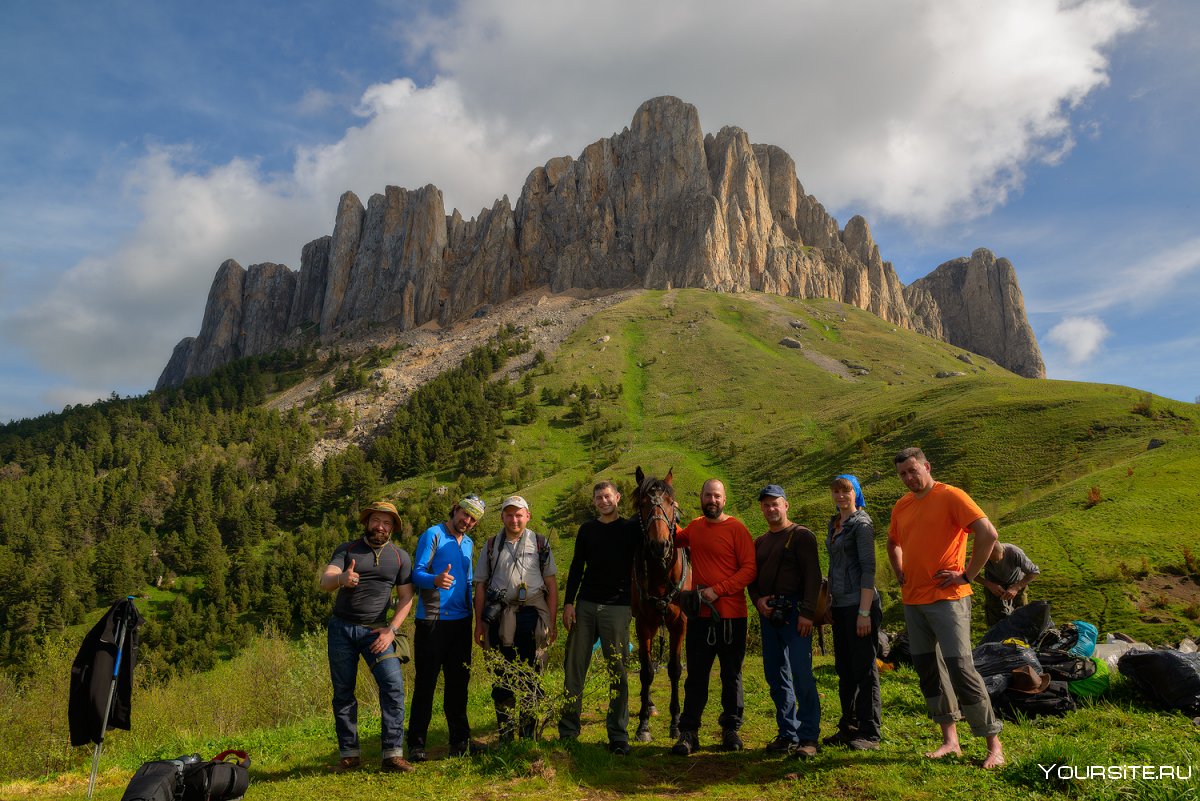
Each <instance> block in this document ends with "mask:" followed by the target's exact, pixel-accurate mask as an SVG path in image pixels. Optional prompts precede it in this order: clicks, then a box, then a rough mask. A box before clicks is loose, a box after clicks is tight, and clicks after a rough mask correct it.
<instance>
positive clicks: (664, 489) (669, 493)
mask: <svg viewBox="0 0 1200 801" xmlns="http://www.w3.org/2000/svg"><path fill="white" fill-rule="evenodd" d="M672 474H673V469H672V470H668V471H667V475H666V476H665V477H664V478H661V479H660V478H655V477H654V476H647V475H646V474H645V473H643V472H642V468H641V467H638V469H637V472H636V473H634V478H636V479H637V488H636V489H635V490H634V491H633V506H634V508H635V509H637V514H638V521H639V522H640V523H641V524H642V539H643V543H644V545H645V546H646V548H648V549H649V552H650V553H651V554H653V555H654V557H655V558H656V559H658V560H659V562H661V563H662V565H663V567H664V568H665V567H667V566H668V565H669V563H670V561H671V560H672V559H673V557H674V553H673V552H674V549H675V527H676V525H677V524H678V523H679V505H678V504H677V503H675V487H674V485H673V484H672V480H673V475H672Z"/></svg>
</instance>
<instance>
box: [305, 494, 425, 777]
mask: <svg viewBox="0 0 1200 801" xmlns="http://www.w3.org/2000/svg"><path fill="white" fill-rule="evenodd" d="M358 520H359V523H361V524H362V526H363V529H364V530H363V535H362V537H360V538H358V539H356V540H351V541H350V542H344V543H342V544H341V545H339V546H338V547H337V548H335V549H334V551H333V556H332V557H331V558H330V560H329V564H328V565H327V566H326V567H325V572H324V573H322V574H321V580H320V586H321V589H323V590H325V591H326V592H337V597H336V598H335V599H334V602H333V616H332V617H330V618H329V624H328V628H329V639H328V643H329V649H328V650H329V678H330V681H331V682H332V684H333V722H334V729H335V730H336V731H337V740H338V753H339V757H340V758H339V761H338V763H337V766H336V767H337V769H338V770H350V769H353V768H357V767H359V765H360V756H359V754H360V751H359V744H358V700H357V699H356V698H355V695H354V689H355V681H356V679H357V677H358V660H359V658H360V657H361V658H362V659H365V660H366V662H367V666H368V667H370V669H371V674H372V675H373V676H374V677H375V682H376V683H377V684H378V685H379V712H380V718H381V722H382V730H381V732H380V739H381V740H382V751H381V757H382V764H381V769H382V770H385V771H405V772H407V771H410V770H412V765H410V764H409V763H408V762H407V761H406V760H405V759H404V748H403V742H404V673H403V671H402V670H401V668H400V659H399V654H398V653H397V650H396V644H395V640H396V637H397V635H399V633H400V624H401V623H403V622H404V618H405V617H407V616H408V612H409V610H410V609H411V608H412V599H413V585H412V559H411V558H410V557H409V555H408V554H407V553H406V552H405V551H404V550H402V549H401V548H399V547H397V546H396V544H395V543H394V542H392V534H393V532H395V530H396V529H397V527H399V525H400V513H399V512H398V511H397V510H396V507H395V505H393V504H391V503H389V502H387V501H376V502H375V503H372V504H370V505H369V506H367V507H365V508H364V509H363V510H362V512H361V513H360V514H359V517H358ZM393 591H394V592H395V594H396V608H395V611H394V612H392V614H391V617H390V618H389V616H388V606H389V602H390V600H391V596H392V593H393Z"/></svg>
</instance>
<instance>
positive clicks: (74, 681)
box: [67, 599, 142, 745]
mask: <svg viewBox="0 0 1200 801" xmlns="http://www.w3.org/2000/svg"><path fill="white" fill-rule="evenodd" d="M122 619H124V620H125V621H126V625H125V628H124V635H123V637H122V639H123V640H124V643H125V647H124V650H123V652H122V654H121V666H120V670H119V671H118V673H117V687H116V692H114V693H113V702H112V711H111V712H110V713H109V717H108V728H110V729H125V730H126V731H128V730H129V708H130V703H129V701H130V696H131V695H132V690H133V666H134V665H135V664H136V663H137V647H138V628H139V627H140V626H141V625H142V616H141V615H140V614H139V613H138V610H137V607H135V606H134V605H133V601H131V600H129V599H125V600H121V601H117V602H116V603H115V604H113V605H112V607H111V608H110V609H109V610H108V613H107V614H105V615H104V617H103V618H101V619H100V621H99V622H98V623H97V624H96V625H95V626H93V627H92V630H91V631H89V632H88V633H87V636H86V637H84V638H83V645H81V646H80V648H79V653H78V654H77V655H76V657H75V662H74V663H72V665H71V695H70V699H69V701H68V704H67V722H68V723H69V724H70V728H71V745H84V744H85V743H88V742H92V743H99V742H100V741H102V740H103V739H104V732H102V731H101V730H100V727H101V726H102V725H104V724H103V722H104V712H105V709H104V706H105V704H106V703H107V702H108V691H109V687H110V686H111V685H112V678H113V664H114V663H115V662H116V659H117V651H118V649H119V648H120V643H118V642H117V631H118V628H119V625H118V624H119V623H120V621H121V620H122Z"/></svg>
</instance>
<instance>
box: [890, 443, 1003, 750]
mask: <svg viewBox="0 0 1200 801" xmlns="http://www.w3.org/2000/svg"><path fill="white" fill-rule="evenodd" d="M895 463H896V472H897V473H898V474H899V475H900V480H901V481H902V482H904V485H905V486H906V487H908V489H909V490H910V492H909V493H908V494H907V495H905V496H903V497H902V498H901V499H900V500H898V501H896V505H895V506H894V507H893V508H892V521H891V525H890V527H889V529H888V546H887V547H888V558H889V559H890V560H891V563H892V570H893V571H895V573H896V580H897V581H898V582H899V583H900V591H901V597H902V600H903V601H904V622H905V623H906V625H907V626H908V642H909V648H910V650H911V652H912V660H913V667H915V668H916V669H917V675H918V677H919V678H920V681H921V693H922V694H923V695H924V696H925V703H926V705H927V706H928V708H929V715H930V717H932V718H933V720H934V721H935V722H936V723H937V724H938V725H939V726H940V727H941V730H942V744H941V746H940V747H938V748H937V749H936V750H934V751H931V752H929V753H927V754H926V755H925V756H927V757H930V758H932V759H941V758H942V757H944V756H947V755H949V754H955V755H961V754H962V749H961V747H960V746H959V743H958V730H957V729H956V728H955V721H957V720H958V719H959V718H960V717H966V719H967V722H968V723H969V724H970V726H971V732H972V733H973V734H974V735H975V736H977V737H986V738H987V748H988V753H987V757H986V758H985V759H984V761H983V767H984V768H996V767H999V766H1001V765H1003V764H1004V752H1003V751H1002V749H1001V747H1000V736H999V735H1000V728H1001V724H1000V722H999V721H998V720H996V717H995V714H994V713H993V712H992V704H991V701H990V699H989V698H988V694H987V689H986V688H985V687H984V684H983V679H982V678H981V677H980V675H979V672H978V671H976V670H975V663H974V660H973V659H972V656H971V580H972V579H974V578H975V577H976V576H977V575H978V574H979V571H981V570H983V566H984V564H986V562H987V559H988V555H989V554H991V552H992V545H993V544H994V543H995V542H996V540H997V539H999V535H997V533H996V528H995V527H994V526H993V525H992V523H991V521H989V520H988V519H987V516H986V515H984V513H983V510H981V509H980V508H979V506H978V505H976V503H975V502H974V501H973V500H971V496H969V495H967V493H965V492H963V491H962V490H960V489H958V488H957V487H951V486H950V485H948V484H942V483H940V482H937V481H934V480H933V475H932V472H931V471H932V468H931V467H930V464H929V460H928V459H926V458H925V454H924V453H923V452H922V451H921V449H920V448H905V449H904V450H902V451H900V453H899V454H897V455H896V458H895ZM968 532H970V534H971V535H973V537H974V545H973V547H972V550H971V561H970V563H967V558H966V556H967V535H968ZM943 676H945V677H947V678H948V679H949V682H950V686H946V685H945V682H944V680H943V679H942V677H943ZM960 706H961V712H960Z"/></svg>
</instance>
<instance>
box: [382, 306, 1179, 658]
mask: <svg viewBox="0 0 1200 801" xmlns="http://www.w3.org/2000/svg"><path fill="white" fill-rule="evenodd" d="M784 337H791V338H793V339H795V340H798V341H799V342H801V343H802V344H803V346H804V348H803V349H802V350H801V349H795V348H788V347H784V346H782V345H780V344H779V342H780V340H781V339H782V338H784ZM963 353H964V352H963V351H962V350H961V349H959V348H955V347H952V346H950V345H947V344H945V343H942V342H937V341H934V340H931V339H928V338H926V337H923V336H920V335H918V334H914V333H912V332H910V331H906V330H903V329H897V328H896V327H894V326H892V325H890V324H889V323H887V322H885V321H883V320H881V319H879V318H878V317H875V316H874V315H872V314H869V313H867V312H864V311H862V310H859V309H856V308H852V307H849V306H845V305H843V304H840V303H836V302H833V301H828V300H798V299H794V298H782V297H777V296H771V295H756V294H752V295H733V296H731V295H722V294H715V293H711V292H702V291H697V290H681V291H671V292H647V293H645V294H643V295H640V296H638V297H637V298H635V299H633V300H630V301H628V302H626V303H623V304H621V305H619V306H616V307H614V308H612V309H610V310H608V311H607V312H605V313H603V314H600V315H597V316H595V317H594V318H592V319H591V320H590V321H589V322H588V323H587V324H585V325H584V326H583V327H582V328H580V329H579V330H578V331H577V332H576V333H575V334H574V335H573V336H572V337H571V338H570V339H569V340H568V341H567V343H566V344H565V345H564V346H563V348H562V349H561V350H560V351H559V353H558V354H557V355H556V357H555V358H554V359H553V360H552V361H551V362H550V363H548V364H547V365H546V366H545V368H543V369H539V370H535V371H534V379H533V383H532V389H531V391H530V392H529V398H530V399H531V400H533V401H538V403H537V420H536V422H533V423H529V424H521V423H519V422H517V419H516V417H515V416H514V417H513V419H512V420H511V421H510V424H509V426H508V429H507V438H506V442H505V443H504V445H503V446H502V454H503V457H502V458H503V461H504V463H505V464H506V465H508V469H507V472H504V471H502V473H501V476H500V478H498V479H491V480H487V479H485V480H483V482H482V483H483V489H484V490H485V492H490V493H491V496H490V497H491V499H492V500H498V499H499V496H500V494H502V493H505V492H508V491H521V492H523V493H525V494H526V495H527V496H528V497H529V498H530V500H531V502H532V503H533V519H534V523H533V525H534V526H535V527H536V526H539V525H540V526H541V527H542V528H543V529H548V530H551V531H552V532H553V533H555V534H557V535H559V537H558V538H559V539H563V535H566V536H569V535H570V534H571V533H572V532H573V530H574V527H575V525H576V524H577V523H576V521H575V518H574V517H573V515H572V512H576V511H578V510H579V509H581V508H582V509H586V503H585V502H586V496H587V494H588V492H589V488H590V485H591V483H592V482H593V481H595V480H598V479H600V478H616V479H618V480H623V481H625V482H626V484H627V485H628V484H629V483H631V481H632V479H631V476H632V474H633V471H634V468H635V467H636V466H637V465H642V466H643V467H644V468H645V469H646V470H647V471H648V472H657V473H662V472H665V470H666V469H667V468H668V467H673V468H674V471H675V478H676V482H675V483H676V487H677V488H678V489H679V495H680V500H681V504H682V506H683V507H684V513H685V516H686V515H694V514H697V513H698V507H697V494H698V492H699V488H700V484H701V483H702V482H703V480H704V479H705V478H707V477H710V476H716V477H719V478H721V479H722V480H724V481H725V483H726V485H727V488H728V494H729V504H728V511H729V512H730V513H731V514H735V515H737V516H740V517H742V518H743V519H745V520H746V521H747V523H748V524H749V525H750V527H751V529H752V530H754V531H757V530H760V529H761V528H762V522H761V517H760V514H759V511H758V506H757V503H756V502H755V498H756V493H757V491H758V489H759V488H760V487H761V486H762V485H763V484H766V483H768V482H775V483H780V484H782V485H784V487H785V488H786V489H787V490H788V493H789V497H790V500H791V507H792V516H793V519H795V520H796V521H798V522H802V523H804V524H806V525H808V526H810V527H812V528H814V529H817V530H819V531H821V532H822V533H823V530H824V525H825V520H826V519H827V514H828V511H829V502H828V490H827V486H828V482H829V480H830V479H831V478H832V477H833V476H834V475H836V474H838V473H840V472H853V473H855V474H857V475H858V476H859V477H860V478H861V479H862V480H863V489H864V492H865V493H866V496H867V498H868V508H869V510H870V512H871V514H872V516H873V518H874V519H875V522H876V528H877V531H878V532H880V539H881V543H880V556H881V558H882V557H883V546H882V539H883V533H884V532H886V529H887V523H888V519H889V515H890V510H891V506H892V504H893V503H894V502H895V501H896V499H897V498H898V497H899V496H900V495H901V494H902V492H903V488H902V486H901V484H900V482H899V480H898V479H897V478H896V477H895V474H894V471H893V468H892V461H891V457H892V456H893V455H894V453H895V452H896V451H898V450H899V449H900V448H902V447H905V446H907V445H912V444H919V445H920V446H922V447H923V448H924V449H925V451H926V454H927V455H928V456H929V458H930V460H931V462H932V463H933V465H934V475H935V477H936V478H938V479H939V480H942V481H946V482H947V483H952V484H955V485H958V486H961V487H963V488H964V489H967V490H968V491H969V492H970V493H971V494H972V495H973V497H974V498H975V499H976V500H977V501H978V502H979V503H980V504H981V505H982V506H983V508H984V509H985V511H987V512H988V514H989V516H990V517H991V518H992V519H993V521H994V522H995V523H996V525H997V528H998V529H999V530H1000V533H1001V538H1002V539H1003V540H1006V541H1012V542H1015V543H1017V544H1019V545H1020V546H1021V547H1022V548H1024V549H1025V550H1026V551H1027V553H1029V554H1030V556H1031V558H1032V559H1033V560H1034V561H1035V562H1037V563H1038V564H1039V566H1040V567H1041V569H1042V571H1043V574H1044V576H1043V577H1042V578H1041V579H1039V580H1038V581H1037V582H1036V583H1035V584H1034V585H1033V586H1032V588H1031V592H1032V594H1033V596H1034V597H1041V598H1048V599H1050V600H1052V601H1053V602H1054V608H1055V610H1056V613H1057V614H1058V615H1059V616H1060V617H1063V618H1064V619H1084V620H1089V621H1093V622H1095V623H1097V625H1099V626H1100V627H1101V629H1102V631H1114V630H1124V631H1126V632H1127V633H1130V634H1134V635H1136V636H1140V637H1145V638H1147V639H1149V640H1151V641H1168V640H1178V639H1179V637H1180V636H1181V635H1183V634H1186V633H1195V632H1196V631H1197V630H1198V629H1200V575H1198V573H1200V571H1198V570H1197V559H1200V545H1198V546H1197V547H1196V548H1195V549H1194V550H1196V551H1197V554H1196V557H1195V558H1192V557H1189V559H1190V564H1189V562H1188V560H1185V554H1184V547H1185V546H1187V545H1188V544H1189V543H1191V542H1197V543H1200V538H1197V536H1196V532H1198V531H1200V503H1197V500H1200V498H1198V496H1200V491H1198V490H1197V489H1196V487H1195V484H1194V481H1190V480H1188V478H1187V477H1188V476H1193V475H1196V467H1197V460H1198V459H1200V436H1198V435H1197V432H1198V429H1200V427H1198V423H1200V409H1198V408H1197V407H1196V406H1195V405H1192V404H1185V403H1178V402H1175V401H1170V400H1165V399H1162V398H1155V397H1151V396H1149V395H1146V394H1145V393H1141V392H1139V391H1137V390H1134V389H1129V388H1125V387H1115V386H1102V385H1095V384H1084V383H1078V382H1066V381H1049V380H1031V379H1026V378H1021V377H1018V376H1015V375H1013V374H1012V373H1009V372H1008V371H1006V370H1003V369H1002V368H1000V367H997V366H996V365H995V364H993V363H991V362H990V361H988V360H987V359H984V358H982V357H979V356H969V358H970V360H971V363H967V362H965V361H962V360H960V358H959V357H960V356H961V355H963ZM847 365H849V367H848V366H847ZM938 373H961V375H954V376H950V377H945V378H937V377H936V376H937V375H938ZM618 385H619V387H620V390H621V391H620V393H619V394H618V393H617V392H615V389H616V388H617V387H618ZM584 386H586V391H585V390H582V389H580V388H581V387H584ZM573 387H574V388H575V395H576V396H578V395H579V394H581V393H583V394H592V395H600V396H602V397H598V398H595V399H594V400H591V401H590V403H589V405H588V408H587V410H586V411H584V412H583V418H584V419H582V420H581V419H580V410H579V409H578V408H572V401H571V400H570V396H569V395H568V398H567V400H566V401H565V402H564V403H562V404H561V405H559V404H558V403H556V402H555V400H556V398H555V397H553V396H556V395H558V396H561V394H563V393H570V391H571V389H572V388H573ZM601 387H603V389H604V390H605V391H603V392H601V391H599V390H600V389H601ZM609 390H613V391H609ZM548 396H549V397H550V400H549V401H547V400H546V399H547V397H548ZM1152 439H1159V440H1162V441H1163V442H1164V443H1165V444H1164V445H1163V446H1162V447H1158V448H1155V449H1153V450H1149V449H1148V445H1149V444H1150V442H1151V440H1152ZM452 478H453V476H451V475H448V474H447V475H444V476H441V477H434V481H437V480H439V479H440V480H450V479H452ZM429 486H430V477H421V478H419V479H412V480H409V481H405V482H401V483H400V484H398V485H396V486H395V487H394V488H392V491H394V492H397V493H400V494H405V493H413V494H421V493H424V492H426V491H427V489H428V487H429ZM1093 487H1096V488H1098V491H1099V500H1098V502H1094V503H1092V502H1089V491H1091V489H1092V488H1093ZM497 528H498V514H496V513H494V512H493V513H489V515H488V516H487V517H486V518H485V519H484V521H483V522H482V524H481V529H482V530H484V531H492V530H495V529H497ZM569 552H570V542H569V541H566V540H564V541H562V542H561V543H560V551H559V561H560V563H562V564H563V565H564V567H565V565H566V564H567V556H568V554H569ZM1154 577H1162V578H1163V580H1165V581H1171V582H1173V583H1174V587H1173V589H1172V590H1171V591H1170V592H1166V593H1163V592H1162V591H1159V590H1155V589H1153V587H1154V582H1153V580H1152V579H1153V578H1154ZM889 578H890V577H889V576H886V575H885V576H882V577H881V584H882V585H883V586H884V587H885V588H890V581H889ZM1147 587H1150V588H1151V589H1149V590H1148V589H1147ZM893 595H894V592H893ZM889 619H894V617H893V615H889Z"/></svg>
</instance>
